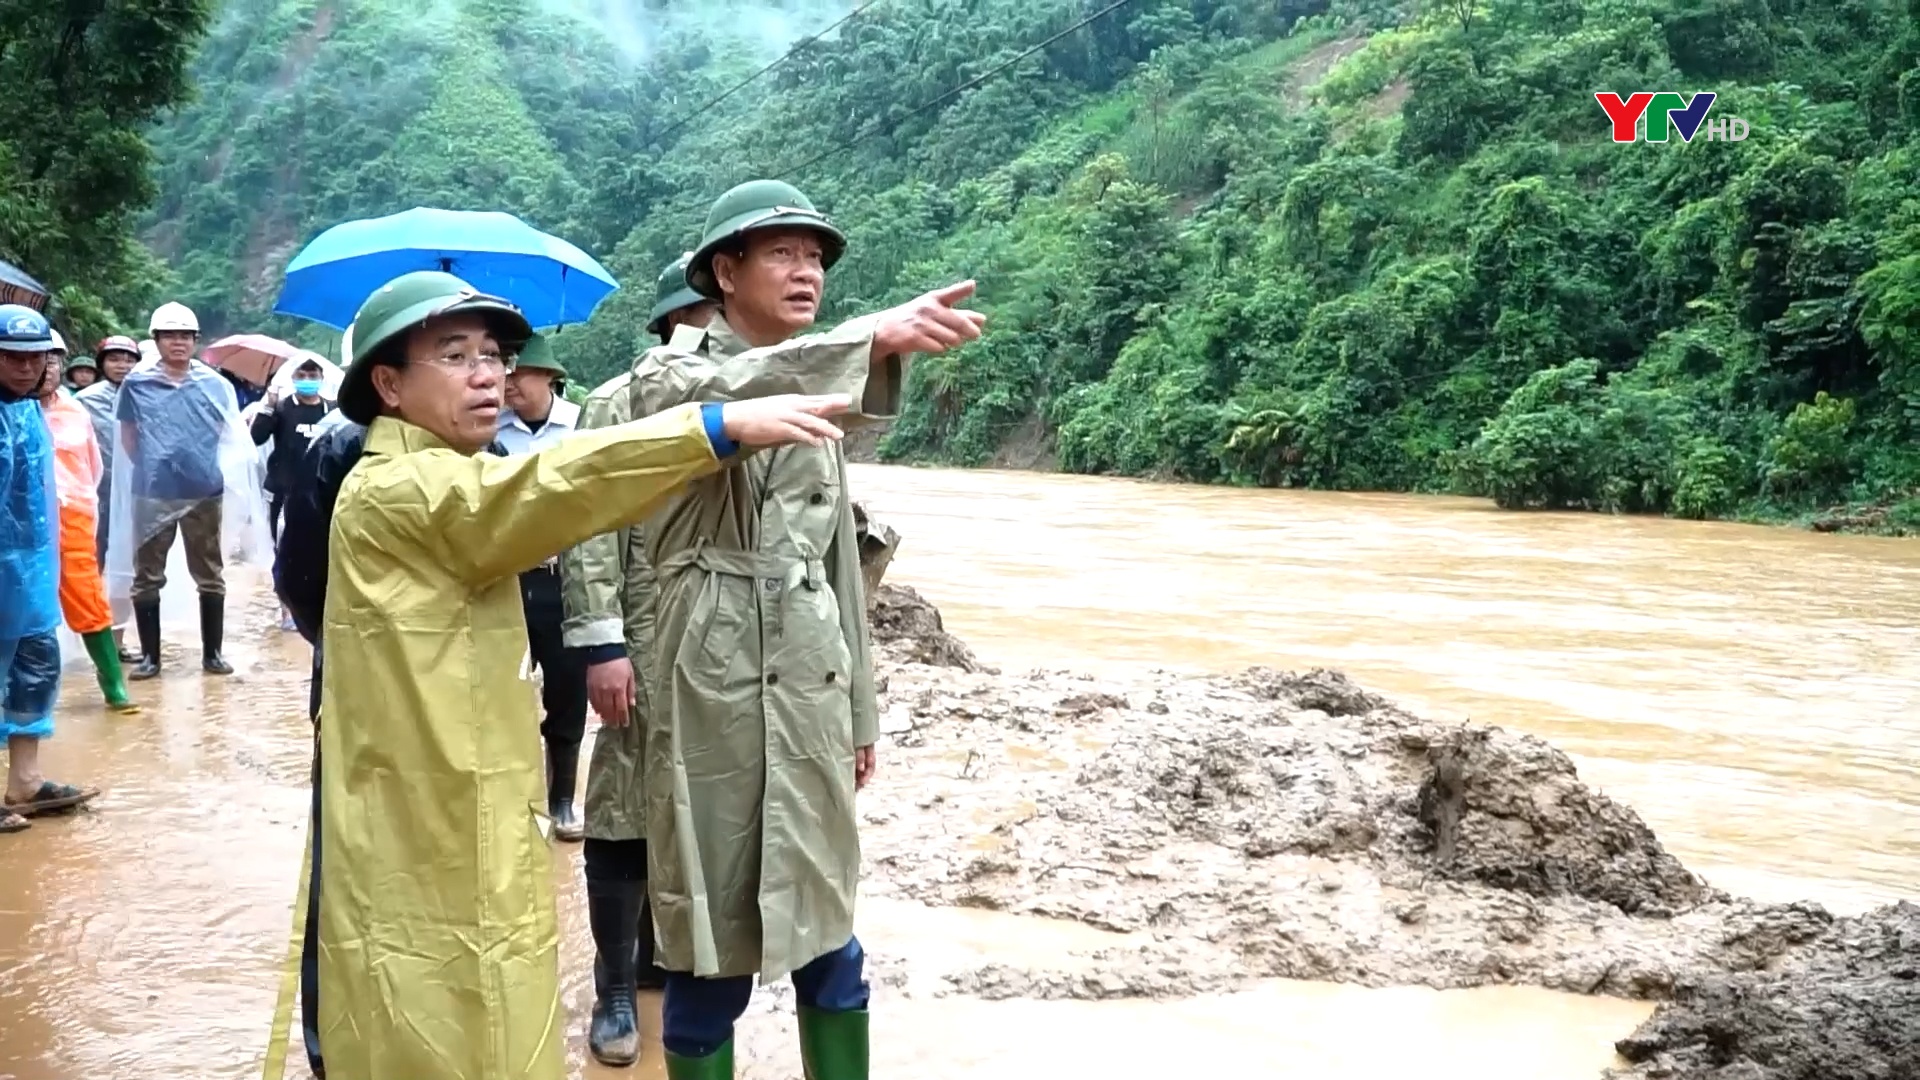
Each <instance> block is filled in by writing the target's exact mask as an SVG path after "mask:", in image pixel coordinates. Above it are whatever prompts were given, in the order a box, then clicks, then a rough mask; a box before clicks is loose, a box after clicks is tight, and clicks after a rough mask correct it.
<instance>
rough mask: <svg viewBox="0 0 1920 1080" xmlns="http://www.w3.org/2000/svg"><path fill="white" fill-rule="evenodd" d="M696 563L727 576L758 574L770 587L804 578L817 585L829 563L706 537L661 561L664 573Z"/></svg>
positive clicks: (824, 578)
mask: <svg viewBox="0 0 1920 1080" xmlns="http://www.w3.org/2000/svg"><path fill="white" fill-rule="evenodd" d="M693 567H698V568H700V569H702V570H705V571H706V572H707V573H709V574H720V575H723V576H726V577H739V578H758V579H760V580H762V581H764V582H766V583H767V588H768V591H772V590H773V589H776V588H778V589H786V588H791V587H792V586H794V585H797V584H800V583H801V582H805V583H806V585H807V587H808V588H810V589H818V588H820V587H822V586H823V585H825V584H826V582H827V564H826V562H825V561H824V560H821V559H804V558H800V557H798V556H795V555H776V554H773V553H771V552H765V551H742V550H740V549H738V548H723V547H714V546H713V545H711V544H708V543H706V542H705V541H701V542H700V543H699V544H698V545H696V546H695V547H692V548H689V549H686V550H683V551H676V552H674V553H673V554H672V555H669V556H668V557H667V558H666V560H665V561H664V562H662V563H661V564H660V570H661V572H662V573H664V574H678V573H680V572H681V571H683V570H687V569H691V568H693Z"/></svg>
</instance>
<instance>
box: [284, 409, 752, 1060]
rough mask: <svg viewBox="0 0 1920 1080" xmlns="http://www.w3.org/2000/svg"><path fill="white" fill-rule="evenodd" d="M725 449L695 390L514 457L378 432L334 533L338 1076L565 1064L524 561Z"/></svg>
mask: <svg viewBox="0 0 1920 1080" xmlns="http://www.w3.org/2000/svg"><path fill="white" fill-rule="evenodd" d="M748 460H751V459H748ZM719 467H720V463H719V462H718V461H716V460H715V459H714V456H713V449H712V447H711V445H710V444H709V443H708V441H707V437H706V434H705V430H704V428H703V427H702V425H701V422H700V415H699V410H698V408H697V407H694V406H688V407H686V408H684V409H677V410H674V411H672V412H669V413H665V414H663V415H660V416H657V417H654V418H652V419H651V420H647V421H642V422H640V423H636V424H630V425H626V426H625V427H621V428H614V429H611V430H607V431H600V432H593V433H590V434H584V435H580V436H576V437H574V438H572V439H569V440H567V441H566V442H564V443H562V444H560V445H559V446H556V447H553V448H551V449H548V450H544V451H542V452H540V453H536V454H530V455H526V456H520V457H510V458H500V457H492V456H489V455H481V456H479V457H468V456H466V455H463V454H460V453H458V452H456V451H454V450H451V449H449V448H448V447H446V446H445V444H443V443H441V442H440V441H439V440H438V439H436V438H434V437H433V436H432V435H430V434H428V433H427V432H425V431H423V430H421V429H420V428H417V427H413V426H411V425H409V424H405V423H402V422H400V421H398V420H393V419H381V420H377V421H375V422H374V424H373V425H372V426H371V428H370V429H369V430H368V432H367V439H366V450H365V454H364V456H363V457H362V458H361V459H360V462H359V463H358V464H357V465H356V466H355V467H354V469H353V471H352V472H351V473H350V474H348V476H347V478H346V481H345V483H343V484H342V485H341V489H340V498H339V503H338V505H337V507H336V509H335V512H334V518H333V526H332V531H331V534H330V541H329V545H328V547H329V552H328V567H329V570H328V573H329V587H328V590H327V604H326V616H325V624H324V635H325V637H324V646H325V649H326V655H327V664H326V671H325V674H324V677H323V685H322V696H321V711H322V714H323V717H324V719H323V722H322V723H321V724H320V743H321V763H322V764H321V775H320V778H319V783H320V784H321V786H322V799H321V805H322V807H323V810H322V813H323V815H324V817H323V820H322V828H321V843H322V844H323V847H322V849H321V873H322V878H321V893H322V895H324V896H325V897H326V902H325V903H323V904H321V905H320V950H319V951H320V995H319V997H320V1041H321V1045H322V1048H323V1050H324V1052H325V1054H326V1058H327V1065H328V1067H329V1071H330V1072H331V1073H332V1074H333V1075H335V1076H338V1077H341V1078H342V1080H403V1078H404V1080H562V1077H564V1075H565V1059H566V1051H565V1044H564V1038H563V1036H564V1024H563V1022H562V1014H561V1010H560V993H559V933H558V927H557V923H556V921H555V917H554V898H553V865H552V861H551V856H550V854H549V850H548V846H547V842H546V838H545V832H544V823H545V818H544V815H543V814H542V809H543V808H544V806H545V799H546V791H545V781H544V777H543V761H542V756H541V750H540V734H539V729H538V726H537V724H536V721H535V717H536V715H537V711H536V704H537V703H536V700H535V693H534V689H533V683H532V682H531V681H530V667H529V664H528V661H527V628H526V621H525V618H524V617H523V615H522V613H521V603H520V586H519V583H518V581H517V580H516V575H517V574H519V573H520V572H521V571H524V570H527V569H530V568H531V567H534V566H536V565H538V564H540V563H541V562H543V561H545V560H546V559H548V558H550V557H552V556H553V555H555V554H558V553H559V552H560V551H561V549H563V548H565V547H567V546H570V545H572V544H575V543H578V542H580V541H581V540H584V539H586V538H587V537H589V536H592V535H594V534H596V533H600V532H604V531H607V530H609V529H612V528H616V527H619V526H622V525H625V524H627V523H629V522H631V521H634V520H637V519H638V518H640V517H641V516H642V515H643V514H644V513H646V512H647V511H649V510H651V509H653V507H654V506H656V505H658V503H659V501H660V499H661V498H662V497H664V496H665V495H666V494H667V493H669V492H670V491H673V490H676V489H678V488H680V487H681V486H682V485H684V484H685V483H686V482H687V481H689V480H691V479H694V478H696V477H699V476H703V475H707V474H709V473H711V472H713V471H714V470H716V469H718V468H719Z"/></svg>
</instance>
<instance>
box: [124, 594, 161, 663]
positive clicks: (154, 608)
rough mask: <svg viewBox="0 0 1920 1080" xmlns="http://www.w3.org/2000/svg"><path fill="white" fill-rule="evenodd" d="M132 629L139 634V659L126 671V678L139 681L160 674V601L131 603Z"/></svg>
mask: <svg viewBox="0 0 1920 1080" xmlns="http://www.w3.org/2000/svg"><path fill="white" fill-rule="evenodd" d="M133 629H134V633H136V634H138V635H139V636H140V660H139V662H138V663H136V664H134V665H133V670H131V671H129V672H127V678H129V679H133V680H135V681H139V680H142V679H151V678H154V677H156V676H158V675H159V674H160V602H159V601H158V600H152V601H146V602H142V603H136V604H134V605H133Z"/></svg>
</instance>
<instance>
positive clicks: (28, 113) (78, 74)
mask: <svg viewBox="0 0 1920 1080" xmlns="http://www.w3.org/2000/svg"><path fill="white" fill-rule="evenodd" d="M209 6H210V4H209V2H208V0H127V2H123V3H115V4H111V5H108V4H99V3H74V4H54V3H48V2H47V0H0V26H5V27H6V31H5V33H3V34H0V116H4V117H6V123H5V125H4V126H0V258H4V259H5V260H6V261H8V262H11V263H14V264H15V265H17V266H19V267H21V268H22V269H24V270H26V271H27V272H28V273H30V274H32V275H33V276H34V277H36V278H38V279H39V280H40V281H42V282H43V283H45V284H46V285H47V287H48V288H50V289H53V290H54V295H53V301H54V303H53V305H51V309H50V313H51V314H52V315H53V316H54V319H55V321H56V323H57V324H58V325H60V327H61V328H62V329H63V330H65V331H66V332H67V333H68V335H69V336H70V337H71V338H72V339H73V340H75V341H76V342H79V341H93V340H95V339H96V338H98V337H100V336H103V335H104V334H106V333H108V332H109V331H116V330H118V329H120V328H121V327H123V326H126V325H128V324H129V323H128V320H129V319H137V318H139V317H141V316H144V315H145V313H146V311H147V309H148V306H149V303H150V301H151V299H152V296H153V294H154V290H155V288H156V287H157V286H162V285H164V284H165V283H166V270H165V269H164V268H163V267H162V266H160V265H159V264H158V263H157V262H155V260H154V258H153V256H152V254H151V253H149V252H148V251H147V249H146V248H145V247H143V246H141V244H140V243H139V241H138V239H137V238H136V229H135V226H136V225H137V224H138V218H139V214H140V212H141V211H142V210H144V209H145V207H146V205H147V202H148V200H150V199H151V198H152V197H153V179H152V176H151V175H150V173H149V169H148V166H149V164H150V161H151V154H150V153H149V150H148V146H147V143H146V140H145V139H144V138H143V136H144V134H145V132H146V129H147V127H148V125H149V124H151V123H152V121H153V119H154V117H155V116H156V115H157V114H158V113H159V112H160V111H161V110H163V109H166V108H168V107H169V106H171V105H173V104H175V103H177V102H179V101H180V100H182V99H183V98H184V97H185V96H186V92H187V65H188V62H189V61H190V60H191V59H192V57H193V50H194V48H195V46H196V45H197V44H198V42H199V38H200V34H201V32H202V31H203V30H204V29H205V27H206V23H207V18H208V8H209Z"/></svg>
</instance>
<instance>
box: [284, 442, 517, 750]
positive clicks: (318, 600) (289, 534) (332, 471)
mask: <svg viewBox="0 0 1920 1080" xmlns="http://www.w3.org/2000/svg"><path fill="white" fill-rule="evenodd" d="M366 442H367V429H366V428H365V427H363V426H362V425H360V424H341V425H339V426H337V427H330V428H327V429H325V430H323V431H322V432H320V433H319V434H318V435H315V436H314V437H313V441H312V442H311V443H309V444H308V446H307V452H306V455H305V456H304V457H303V458H302V459H301V460H300V464H299V466H298V467H296V468H294V469H292V470H291V475H290V476H289V477H288V489H287V492H286V495H285V498H286V507H285V509H284V510H283V511H282V514H283V517H282V519H281V522H280V545H279V547H278V548H276V549H275V550H274V553H273V591H274V592H276V593H278V594H279V596H280V602H281V603H283V604H285V605H287V613H288V614H289V615H292V616H293V624H294V626H295V627H297V628H298V629H299V631H300V636H301V637H303V638H306V639H307V643H308V644H309V645H312V646H313V686H312V688H311V689H310V690H309V691H308V695H307V715H308V717H309V718H314V717H318V716H319V715H320V652H321V639H320V627H321V625H322V623H323V622H324V619H325V616H326V611H327V537H328V533H329V532H330V531H331V530H332V528H333V504H334V502H335V500H337V499H339V497H340V485H341V483H342V482H343V481H345V480H346V478H347V474H348V473H349V472H352V471H353V467H354V466H355V465H357V464H359V462H360V452H361V450H362V449H364V448H365V446H366ZM487 450H488V452H489V453H493V454H497V455H500V456H502V457H504V456H505V455H506V450H505V449H503V448H502V447H501V446H500V444H499V443H495V444H493V445H492V446H489V447H487Z"/></svg>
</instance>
